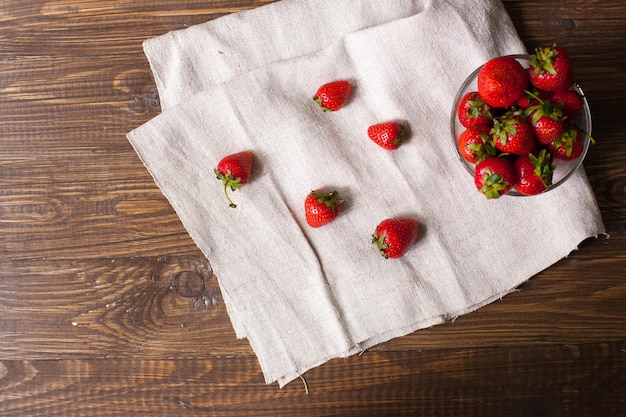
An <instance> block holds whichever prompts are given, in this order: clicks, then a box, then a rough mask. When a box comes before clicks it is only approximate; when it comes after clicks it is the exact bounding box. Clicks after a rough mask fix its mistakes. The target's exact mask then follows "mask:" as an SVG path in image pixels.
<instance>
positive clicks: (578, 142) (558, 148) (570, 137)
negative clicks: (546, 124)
mask: <svg viewBox="0 0 626 417" xmlns="http://www.w3.org/2000/svg"><path fill="white" fill-rule="evenodd" d="M546 147H547V148H548V151H549V152H550V153H551V154H552V155H553V156H554V159H559V160H561V161H573V160H574V159H577V158H578V157H579V156H580V155H581V154H582V153H583V150H584V147H585V133H583V131H582V130H580V129H579V128H578V127H576V126H574V125H569V126H568V127H567V129H565V132H563V134H562V135H561V136H560V137H559V138H558V139H557V140H555V141H554V142H552V143H549V144H547V145H546Z"/></svg>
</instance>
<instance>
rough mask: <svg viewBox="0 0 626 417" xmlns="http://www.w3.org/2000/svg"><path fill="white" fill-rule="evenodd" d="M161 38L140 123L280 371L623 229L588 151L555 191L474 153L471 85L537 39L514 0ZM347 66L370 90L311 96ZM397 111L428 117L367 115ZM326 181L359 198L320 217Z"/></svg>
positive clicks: (508, 281)
mask: <svg viewBox="0 0 626 417" xmlns="http://www.w3.org/2000/svg"><path fill="white" fill-rule="evenodd" d="M318 4H319V6H317V5H318ZM335 10H337V12H338V13H339V14H338V15H337V16H341V17H337V18H336V19H335V20H329V21H330V22H331V24H330V25H329V27H325V26H324V24H323V22H324V20H325V19H331V16H332V15H333V12H334V11H335ZM381 13H382V14H381ZM373 16H376V17H373ZM145 49H146V52H147V54H148V57H149V60H150V63H151V66H152V68H153V70H154V71H155V78H156V79H157V83H158V86H159V92H160V94H163V96H162V97H163V98H165V101H164V105H165V106H164V108H165V111H164V112H163V113H162V114H161V115H159V116H157V117H155V118H154V119H153V120H151V121H149V122H147V123H146V124H144V125H143V126H140V127H139V128H137V129H135V130H134V131H132V132H130V133H129V134H128V138H129V140H130V142H131V143H132V145H133V146H134V148H135V150H136V151H137V154H138V155H139V157H140V158H141V160H142V161H143V162H144V163H145V165H146V167H147V168H148V169H149V171H150V172H151V174H152V175H153V177H154V179H155V182H156V183H157V184H158V186H159V187H160V188H161V190H162V191H163V193H164V195H165V196H166V197H167V198H168V200H169V201H170V203H171V204H172V206H173V207H174V209H175V210H176V212H177V214H178V215H179V217H180V219H181V221H182V223H183V224H184V225H185V227H186V229H187V230H188V232H189V234H190V235H191V237H192V238H193V239H194V241H195V242H196V243H197V245H198V247H199V248H200V249H201V250H202V251H203V253H204V254H205V255H206V256H207V258H208V259H209V261H210V263H211V265H212V267H213V270H214V272H215V274H216V276H217V277H218V280H219V282H220V288H221V290H222V293H223V295H224V299H225V301H226V304H227V308H228V312H229V316H230V317H231V320H232V322H233V326H234V328H235V330H236V332H237V335H238V336H239V337H247V338H248V340H249V342H250V344H251V346H252V348H253V349H254V351H255V353H256V355H257V357H258V359H259V363H260V365H261V368H262V370H263V373H264V376H265V379H266V382H268V383H271V382H274V381H278V383H279V385H280V386H283V385H284V384H286V383H288V382H289V381H291V380H293V379H294V378H297V377H298V376H299V375H301V374H302V373H304V372H305V371H307V370H308V369H310V368H312V367H315V366H317V365H320V364H322V363H324V362H325V361H327V360H329V359H331V358H335V357H345V356H348V355H351V354H354V353H357V352H360V351H362V350H364V349H367V348H369V347H371V346H374V345H376V344H378V343H381V342H383V341H386V340H389V339H391V338H394V337H398V336H402V335H405V334H407V333H410V332H413V331H415V330H418V329H421V328H425V327H429V326H432V325H435V324H438V323H442V322H444V321H445V320H447V319H450V318H454V317H457V316H459V315H462V314H466V313H469V312H471V311H473V310H475V309H477V308H479V307H481V306H484V305H485V304H487V303H490V302H492V301H494V300H497V299H499V298H501V297H502V296H504V295H506V294H507V293H509V292H510V291H512V290H514V289H515V288H516V287H518V286H519V285H520V284H521V283H523V282H525V281H526V280H528V279H529V278H530V277H532V276H533V275H535V274H537V273H538V272H540V271H542V270H543V269H545V268H547V267H549V266H550V265H552V264H554V263H555V262H557V261H558V260H559V259H561V258H563V257H565V256H567V255H568V254H569V253H570V252H571V251H572V250H574V249H575V248H576V247H577V245H578V244H579V243H580V242H581V241H582V240H584V239H586V238H588V237H591V236H596V235H598V234H600V233H602V232H604V226H603V224H602V219H601V217H600V214H599V210H598V207H597V203H596V201H595V197H594V195H593V193H592V191H591V189H590V187H589V184H588V181H587V178H586V175H585V172H584V170H583V169H582V168H580V169H579V170H578V171H577V173H576V174H575V175H574V176H573V177H572V178H571V179H570V180H568V182H566V183H565V184H564V185H561V186H560V187H558V188H556V189H555V190H553V191H551V192H549V193H547V194H545V195H540V196H535V197H510V196H505V197H502V198H500V199H497V200H487V199H486V198H485V197H484V196H483V195H482V194H480V193H478V192H477V191H476V189H475V187H474V184H473V179H472V178H471V176H470V175H469V174H468V172H467V171H466V170H465V168H464V167H463V166H462V165H461V163H460V162H459V160H458V158H457V156H456V153H455V149H454V143H453V140H452V138H451V137H450V114H451V111H452V106H453V100H454V97H455V94H456V92H457V89H458V88H459V87H460V85H461V83H462V82H463V80H464V79H465V78H466V77H467V75H468V74H470V73H471V72H472V71H473V70H474V69H475V68H477V67H478V66H479V65H480V64H482V63H483V62H485V61H486V60H488V59H489V58H491V57H494V56H498V55H504V54H512V53H524V52H525V50H524V46H523V44H522V42H521V41H520V39H519V37H518V35H517V33H516V31H515V28H514V27H513V25H512V23H511V21H510V19H509V17H508V15H507V14H506V11H505V9H504V8H503V6H502V4H501V3H500V2H499V1H497V0H466V1H454V0H437V1H427V0H424V1H418V0H415V1H397V0H387V1H380V0H377V1H376V2H368V1H360V0H348V1H342V2H338V1H330V0H328V1H315V2H313V1H305V0H300V1H298V0H292V1H287V0H283V1H282V2H278V3H272V4H270V5H268V6H264V7H261V8H259V9H255V10H251V11H247V12H243V13H240V14H237V15H229V16H226V17H223V18H220V19H217V20H215V21H213V22H209V23H207V24H204V25H199V27H193V28H188V29H184V30H181V31H179V32H174V33H170V34H167V35H164V37H162V38H158V39H156V40H150V41H148V42H146V45H145ZM337 79H348V80H350V81H351V82H352V83H353V85H354V91H353V94H352V97H351V99H350V101H349V102H348V103H347V104H346V106H345V107H344V108H342V109H341V110H340V111H338V112H334V113H324V112H322V111H321V109H320V108H319V107H318V106H317V104H316V103H315V102H314V101H313V100H312V96H313V95H314V93H315V91H316V90H317V87H319V86H320V85H322V84H324V83H326V82H329V81H332V80H337ZM392 119H400V120H406V121H407V122H408V124H409V125H410V130H411V134H410V138H409V139H408V141H407V142H406V143H405V144H403V145H402V147H400V148H399V149H398V150H396V151H386V150H384V149H382V148H380V147H378V146H377V145H375V144H374V143H373V142H372V141H371V140H370V139H369V138H368V137H367V133H366V132H367V127H368V126H369V125H371V124H374V123H377V122H382V121H386V120H392ZM242 150H249V151H251V152H252V153H253V154H254V156H255V165H254V168H253V176H252V180H251V182H250V183H249V184H247V185H245V186H244V187H242V188H241V189H239V190H237V191H236V192H233V193H231V196H232V198H233V199H234V200H235V201H236V203H237V205H238V207H237V208H235V209H232V208H229V207H228V203H227V201H226V199H225V197H224V195H223V185H222V183H221V182H220V181H218V180H217V179H216V178H215V175H214V173H213V169H214V168H215V166H216V164H217V162H218V160H219V159H221V157H223V156H225V155H227V154H231V153H235V152H238V151H242ZM316 188H326V189H328V190H331V189H334V190H337V191H339V192H340V194H341V196H342V197H343V198H344V199H345V203H344V205H343V206H342V207H343V211H342V214H341V215H340V216H339V218H338V219H337V220H335V221H334V222H333V223H331V224H328V225H326V226H323V227H321V228H319V229H312V228H310V227H309V226H308V225H307V223H306V220H305V217H304V209H303V204H304V198H305V197H306V195H307V194H308V193H309V192H310V191H311V190H312V189H316ZM395 216H409V217H413V218H415V219H417V220H418V221H419V222H420V225H421V228H422V235H421V237H420V239H419V240H418V241H417V243H416V244H415V245H414V246H413V247H412V248H411V249H410V250H409V251H408V252H407V253H406V254H405V255H404V256H403V257H402V258H400V259H388V260H386V259H384V258H382V257H381V256H380V255H379V253H378V251H377V250H376V248H375V247H374V246H373V245H372V244H371V235H372V233H373V231H374V229H375V227H376V225H377V224H378V223H379V222H380V221H381V220H383V219H384V218H388V217H395Z"/></svg>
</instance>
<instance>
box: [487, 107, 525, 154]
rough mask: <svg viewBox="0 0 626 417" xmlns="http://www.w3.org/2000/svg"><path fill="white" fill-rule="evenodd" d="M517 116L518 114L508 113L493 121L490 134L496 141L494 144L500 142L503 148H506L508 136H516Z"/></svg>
mask: <svg viewBox="0 0 626 417" xmlns="http://www.w3.org/2000/svg"><path fill="white" fill-rule="evenodd" d="M519 115H520V113H519V112H509V113H507V114H505V115H504V116H502V117H499V118H497V119H495V120H494V122H493V127H492V128H491V134H492V135H493V137H494V138H495V139H496V142H500V143H501V144H502V145H503V146H506V144H507V142H508V135H511V136H515V135H517V125H518V124H519V123H520V121H519V120H518V119H517V118H516V117H515V116H519Z"/></svg>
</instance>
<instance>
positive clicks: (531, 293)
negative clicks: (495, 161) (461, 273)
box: [0, 0, 626, 417]
mask: <svg viewBox="0 0 626 417" xmlns="http://www.w3.org/2000/svg"><path fill="white" fill-rule="evenodd" d="M270 2H271V0H265V1H263V0H256V1H254V0H246V1H244V0H239V1H236V0H233V1H226V0H205V1H192V0H176V1H174V0H162V1H147V0H133V1H123V0H122V1H115V0H47V1H45V0H25V1H9V0H2V1H0V60H1V65H0V415H2V416H48V417H51V416H209V415H211V416H212V415H215V416H296V415H297V416H303V415H308V416H336V415H341V416H343V417H349V416H374V415H377V416H378V415H380V416H429V415H437V416H476V417H478V416H481V417H484V416H568V417H569V416H619V415H622V416H623V415H626V303H625V300H626V281H625V278H626V231H625V229H626V192H625V187H626V169H625V162H626V139H625V137H624V136H625V135H624V130H625V129H626V117H625V116H624V109H625V107H626V25H624V21H625V20H626V3H624V2H623V0H603V1H590V0H585V1H583V0H569V1H568V0H566V1H556V0H527V1H523V2H522V1H505V6H506V8H507V10H508V11H509V13H510V15H511V17H512V19H513V21H514V23H515V25H516V27H517V29H518V31H519V34H520V36H521V37H522V39H523V40H524V42H525V43H526V45H527V47H528V48H529V49H531V48H534V47H536V46H539V45H546V44H552V43H554V42H557V43H558V44H560V45H561V46H564V47H566V48H567V49H568V50H569V51H570V54H571V56H572V59H573V62H574V65H575V67H576V71H577V77H578V80H579V82H580V83H581V84H582V85H583V87H584V89H585V92H586V94H587V97H588V100H589V102H590V106H591V109H592V113H593V136H594V137H595V138H596V140H597V144H596V145H594V146H593V147H592V148H591V150H590V151H589V154H588V157H587V159H586V161H585V167H586V169H587V173H588V175H589V180H590V182H591V186H592V187H593V189H594V191H595V193H596V196H597V200H598V204H599V206H600V210H601V212H602V215H603V218H604V221H605V224H606V227H607V231H608V233H609V234H610V237H609V238H606V237H599V238H597V239H595V238H593V239H589V240H587V241H585V242H583V243H582V244H581V245H580V247H579V250H578V251H575V252H574V253H573V254H572V255H571V256H569V257H568V258H566V259H563V260H562V261H560V262H558V263H557V264H556V265H554V266H552V267H550V268H549V269H547V270H546V271H544V272H542V273H541V274H539V275H537V276H535V277H532V279H531V280H530V281H529V282H528V283H526V284H524V285H523V286H522V287H521V291H519V292H517V293H514V294H511V295H508V296H507V297H505V298H504V299H503V300H502V301H498V302H495V303H493V304H491V305H489V306H486V307H484V308H482V309H480V310H478V311H476V312H475V313H472V314H470V315H467V316H463V317H460V318H458V319H457V320H456V321H454V322H450V323H447V324H444V325H440V326H436V327H434V328H431V329H427V330H423V331H419V332H416V333H414V334H412V335H409V336H406V337H402V338H398V339H395V340H392V341H390V342H387V343H384V344H382V345H379V346H377V347H375V348H372V349H370V350H368V351H367V352H365V353H364V354H362V355H357V356H353V357H350V358H347V359H337V360H332V361H330V362H329V363H327V364H325V365H323V366H321V367H318V368H315V369H313V370H311V371H309V372H307V373H306V374H305V381H306V387H307V388H308V393H307V390H306V389H305V384H304V382H302V381H300V380H296V381H294V382H292V383H290V384H289V385H287V386H286V387H285V388H284V389H282V390H280V389H278V387H277V385H269V386H268V385H265V384H264V382H263V377H262V374H261V371H260V369H259V366H258V363H257V360H256V358H255V356H254V354H253V352H252V350H251V348H250V346H249V345H248V343H247V342H246V341H245V340H243V341H242V340H237V339H236V338H235V335H234V332H233V330H232V327H231V325H230V322H229V320H228V317H227V314H226V310H225V307H224V304H223V300H222V298H221V295H220V290H219V288H218V285H217V283H216V279H215V277H214V276H213V275H212V272H211V266H210V264H209V262H208V261H207V260H205V259H204V258H203V256H202V254H201V253H200V251H199V250H198V249H197V248H196V246H195V245H194V243H193V242H192V240H191V238H190V237H189V236H188V235H187V233H186V232H185V229H184V228H183V226H182V225H181V223H180V221H179V220H178V218H177V216H176V214H175V213H174V211H173V209H172V208H171V207H170V205H169V204H168V202H167V201H166V199H165V198H164V197H163V195H162V194H161V192H160V191H159V189H158V188H157V187H156V185H155V184H154V182H153V180H152V178H151V177H150V174H149V173H148V171H147V170H146V169H145V168H144V166H143V165H142V163H141V162H140V161H139V159H138V157H137V156H136V154H135V152H134V151H133V149H132V148H131V146H130V144H129V143H128V141H127V140H126V138H125V134H126V133H127V132H128V131H130V130H131V129H133V128H135V127H137V126H139V125H140V124H142V123H144V122H146V121H147V120H149V119H150V118H152V117H154V116H156V115H157V114H158V113H159V112H160V107H159V99H158V95H157V92H156V89H155V84H154V80H153V79H152V75H151V72H150V69H149V66H148V62H147V60H146V58H145V56H144V55H143V52H142V49H141V42H142V41H143V40H145V39H147V38H149V37H153V36H157V35H160V34H163V33H165V32H168V31H170V30H173V29H178V28H183V27H187V26H190V25H193V24H197V23H201V22H204V21H207V20H210V19H214V18H217V17H219V16H221V15H224V14H226V13H231V12H236V11H240V10H245V9H249V8H253V7H258V6H261V5H263V4H267V3H270ZM312 26H314V23H312ZM311 30H314V28H312V29H311Z"/></svg>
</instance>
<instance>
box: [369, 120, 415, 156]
mask: <svg viewBox="0 0 626 417" xmlns="http://www.w3.org/2000/svg"><path fill="white" fill-rule="evenodd" d="M405 131H406V124H404V123H399V122H395V121H390V122H383V123H378V124H375V125H372V126H370V127H369V128H368V129H367V136H369V137H370V139H371V140H373V141H374V142H375V143H376V144H378V145H379V146H380V147H382V148H384V149H388V150H394V149H398V147H399V146H400V145H401V144H402V143H403V142H404V140H405V139H406V137H405Z"/></svg>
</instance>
